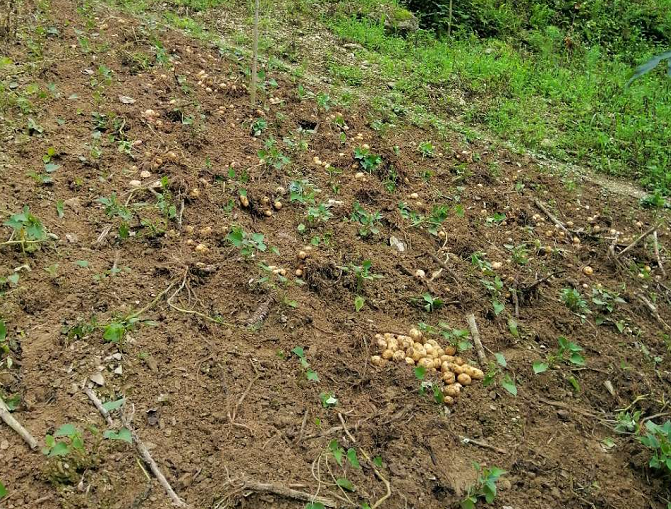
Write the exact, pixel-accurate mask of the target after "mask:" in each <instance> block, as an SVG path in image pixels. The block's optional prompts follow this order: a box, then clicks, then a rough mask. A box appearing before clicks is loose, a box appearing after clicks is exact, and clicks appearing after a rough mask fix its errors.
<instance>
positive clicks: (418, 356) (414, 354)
mask: <svg viewBox="0 0 671 509" xmlns="http://www.w3.org/2000/svg"><path fill="white" fill-rule="evenodd" d="M406 355H407V353H406ZM410 357H412V360H414V361H415V362H419V360H420V359H423V358H424V356H423V355H422V354H421V353H420V352H419V350H415V349H414V348H413V349H412V355H410Z"/></svg>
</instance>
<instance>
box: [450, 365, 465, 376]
mask: <svg viewBox="0 0 671 509" xmlns="http://www.w3.org/2000/svg"><path fill="white" fill-rule="evenodd" d="M451 368H452V371H453V372H454V373H455V374H456V375H461V374H462V373H463V372H464V367H463V366H460V365H459V364H455V363H452V366H451Z"/></svg>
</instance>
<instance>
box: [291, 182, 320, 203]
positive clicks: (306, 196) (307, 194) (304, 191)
mask: <svg viewBox="0 0 671 509" xmlns="http://www.w3.org/2000/svg"><path fill="white" fill-rule="evenodd" d="M315 194H316V193H315V188H314V186H313V185H312V184H310V183H309V182H308V181H307V180H294V181H292V182H291V183H290V184H289V201H290V202H295V201H297V202H298V203H302V204H304V205H305V204H313V203H314V202H315Z"/></svg>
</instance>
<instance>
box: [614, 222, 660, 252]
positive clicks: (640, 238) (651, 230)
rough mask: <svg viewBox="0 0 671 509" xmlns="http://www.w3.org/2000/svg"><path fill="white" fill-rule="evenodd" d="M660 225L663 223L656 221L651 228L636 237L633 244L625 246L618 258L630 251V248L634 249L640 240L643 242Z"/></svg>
mask: <svg viewBox="0 0 671 509" xmlns="http://www.w3.org/2000/svg"><path fill="white" fill-rule="evenodd" d="M660 226H661V223H655V224H653V225H652V226H651V227H650V228H648V229H647V230H645V231H644V232H643V233H641V235H639V236H638V237H636V239H634V241H633V242H632V243H631V244H629V245H628V246H627V247H625V248H624V249H623V250H622V251H620V252H619V253H618V254H617V256H618V258H619V257H620V256H622V255H623V254H624V253H626V252H627V251H629V250H630V249H633V248H634V247H635V246H636V245H637V244H638V243H639V242H641V241H642V240H643V239H644V238H646V237H647V236H648V235H650V234H651V233H652V232H653V231H655V230H656V229H657V228H659V227H660Z"/></svg>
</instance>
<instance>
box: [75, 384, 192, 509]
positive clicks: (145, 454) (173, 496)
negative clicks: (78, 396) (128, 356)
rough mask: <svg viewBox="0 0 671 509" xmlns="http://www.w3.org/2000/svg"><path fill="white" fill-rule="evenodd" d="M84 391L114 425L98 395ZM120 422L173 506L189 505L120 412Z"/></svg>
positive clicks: (112, 424)
mask: <svg viewBox="0 0 671 509" xmlns="http://www.w3.org/2000/svg"><path fill="white" fill-rule="evenodd" d="M84 392H85V393H86V395H87V396H88V397H89V399H90V400H91V401H92V402H93V405H94V406H95V407H96V408H97V409H98V411H99V412H100V414H101V415H102V416H103V418H104V419H105V421H106V422H107V424H109V425H110V426H114V421H112V417H111V416H110V414H109V412H107V410H105V408H104V407H103V404H102V403H101V402H100V400H99V399H98V396H96V394H95V393H94V392H93V391H92V390H91V389H84ZM121 422H122V424H123V425H124V426H125V427H126V428H127V429H128V431H130V433H131V436H132V437H133V443H134V444H135V449H136V450H137V452H138V454H139V455H140V457H141V458H142V459H143V460H144V462H145V463H146V464H147V465H149V469H150V470H151V473H152V474H154V477H156V480H157V481H158V482H159V484H160V485H161V486H162V487H163V489H164V490H165V492H166V493H167V494H168V496H169V497H170V500H171V501H172V504H173V505H174V506H175V507H189V506H188V505H187V504H186V502H184V501H183V500H182V499H181V498H179V496H178V495H177V493H175V490H173V489H172V486H170V483H169V482H168V480H167V479H166V478H165V476H164V475H163V473H162V472H161V470H160V469H159V468H158V465H157V464H156V462H155V461H154V458H152V457H151V454H150V453H149V450H148V449H147V446H145V445H144V443H143V442H142V440H141V439H140V437H139V436H138V434H137V432H136V431H135V429H134V428H133V426H132V425H131V423H130V421H129V420H128V419H127V418H126V417H124V415H123V414H122V416H121Z"/></svg>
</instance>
